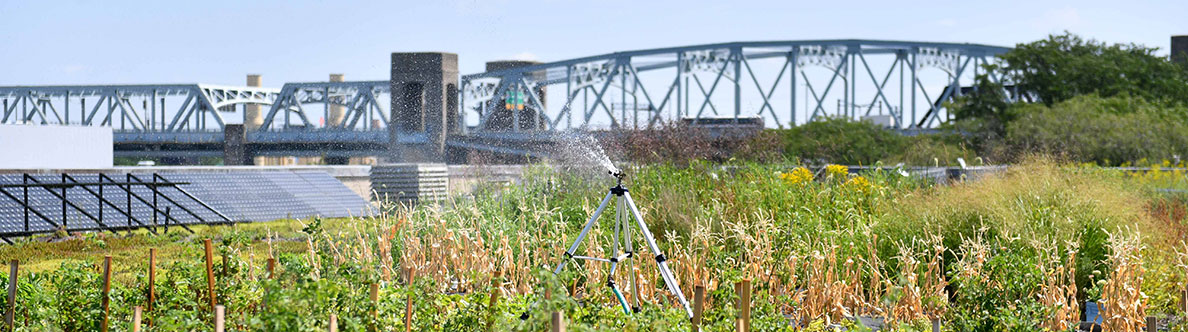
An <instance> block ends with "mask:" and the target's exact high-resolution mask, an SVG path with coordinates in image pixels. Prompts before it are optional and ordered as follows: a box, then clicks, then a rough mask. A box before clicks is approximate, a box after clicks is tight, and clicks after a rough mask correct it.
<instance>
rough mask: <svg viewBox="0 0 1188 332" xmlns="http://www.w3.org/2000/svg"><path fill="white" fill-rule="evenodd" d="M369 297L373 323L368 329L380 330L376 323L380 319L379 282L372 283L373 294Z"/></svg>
mask: <svg viewBox="0 0 1188 332" xmlns="http://www.w3.org/2000/svg"><path fill="white" fill-rule="evenodd" d="M368 298H369V299H371V324H370V325H368V330H370V331H378V330H379V328H378V327H376V326H375V323H376V320H377V319H379V284H371V294H370V296H369V297H368Z"/></svg>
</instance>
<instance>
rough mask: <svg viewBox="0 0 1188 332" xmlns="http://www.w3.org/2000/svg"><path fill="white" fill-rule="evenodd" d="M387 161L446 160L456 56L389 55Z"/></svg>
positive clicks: (453, 116)
mask: <svg viewBox="0 0 1188 332" xmlns="http://www.w3.org/2000/svg"><path fill="white" fill-rule="evenodd" d="M390 84H391V85H390V87H391V91H392V92H391V96H392V103H391V104H390V105H391V116H390V118H389V119H390V121H391V123H389V125H388V137H389V138H388V140H389V154H388V156H387V157H388V158H387V160H386V161H387V162H398V163H408V162H438V163H440V162H445V161H446V159H447V154H446V147H445V141H446V137H448V136H449V135H450V134H458V133H459V130H458V129H459V127H458V118H459V116H458V55H457V54H453V53H445V52H422V53H392V76H391V80H390Z"/></svg>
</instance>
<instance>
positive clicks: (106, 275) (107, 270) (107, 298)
mask: <svg viewBox="0 0 1188 332" xmlns="http://www.w3.org/2000/svg"><path fill="white" fill-rule="evenodd" d="M100 301H101V303H102V305H103V322H102V323H101V324H100V325H99V330H100V331H103V332H107V324H108V322H107V314H108V308H109V306H110V305H111V256H103V298H101V299H100Z"/></svg>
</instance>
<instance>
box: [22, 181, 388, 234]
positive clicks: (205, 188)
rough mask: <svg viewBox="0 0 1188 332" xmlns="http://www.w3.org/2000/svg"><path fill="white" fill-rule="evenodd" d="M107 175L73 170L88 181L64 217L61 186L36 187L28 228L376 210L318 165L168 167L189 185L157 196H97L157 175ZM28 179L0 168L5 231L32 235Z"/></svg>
mask: <svg viewBox="0 0 1188 332" xmlns="http://www.w3.org/2000/svg"><path fill="white" fill-rule="evenodd" d="M106 175H107V176H105V177H103V178H102V179H101V177H100V176H99V175H98V174H93V173H92V174H82V173H79V174H70V175H69V176H70V178H68V179H67V180H66V182H67V183H86V184H88V185H85V186H80V185H75V186H72V187H67V188H65V197H66V201H67V202H68V204H67V206H66V210H65V211H66V212H65V219H63V215H62V214H63V212H62V211H63V210H62V202H63V200H62V199H61V195H62V192H63V188H62V186H60V185H59V186H56V187H51V188H44V187H29V188H28V202H29V209H27V210H28V213H29V217H28V233H46V232H53V231H55V230H56V229H58V227H59V226H61V225H65V226H66V228H67V229H69V230H96V229H111V228H126V227H144V226H150V225H154V224H156V225H164V224H165V223H166V219H168V223H170V224H177V223H182V224H197V223H202V222H203V221H205V222H223V221H224V219H223V217H222V216H226V218H228V219H230V220H231V221H236V222H252V221H269V220H276V219H284V218H295V219H306V218H312V217H315V216H321V217H331V218H338V217H349V216H363V215H367V214H368V213H370V212H371V210H372V209H371V208H370V204H369V203H368V202H367V201H366V200H364V199H363V198H362V197H360V196H359V195H357V194H355V193H354V192H353V191H351V190H350V189H349V188H347V187H346V186H345V185H343V184H342V183H341V182H339V181H338V180H337V179H335V178H333V177H331V176H330V175H329V174H327V173H324V172H318V171H259V172H238V171H237V172H224V173H204V172H185V173H164V174H161V175H160V177H158V178H157V181H172V182H179V183H185V184H179V185H177V187H176V188H174V187H170V186H159V187H157V188H158V190H157V191H156V194H155V195H154V190H153V188H152V187H151V186H144V185H133V186H131V190H130V191H131V192H130V193H129V190H125V189H124V188H125V186H123V185H116V184H107V185H104V186H103V189H102V197H103V199H104V201H105V202H103V201H101V200H100V199H99V198H98V197H99V196H100V195H99V192H100V186H99V185H96V184H95V183H98V182H104V183H110V182H112V181H115V182H119V183H125V182H132V183H136V182H139V181H143V182H147V183H152V182H153V179H154V178H153V174H151V173H132V177H129V176H128V175H127V174H125V173H118V174H117V173H111V174H106ZM37 182H40V183H41V184H47V185H48V184H61V183H63V179H62V175H61V174H36V175H31V180H30V181H29V183H30V184H34V183H37ZM22 183H24V178H23V175H22V174H0V185H10V186H7V187H4V188H0V189H2V190H3V193H0V235H5V234H10V235H11V234H24V233H26V228H25V220H26V218H25V213H26V209H25V207H24V206H22V204H21V203H22V202H24V201H25V198H24V197H25V191H24V189H25V188H21V187H14V186H11V185H18V184H22ZM51 191H52V192H51ZM5 194H7V195H5ZM187 194H188V195H187ZM190 195H192V196H193V197H190ZM154 197H155V198H156V206H157V210H156V211H154V209H153V200H154ZM129 203H131V204H129ZM203 203H205V205H206V206H203ZM207 206H208V207H209V208H207ZM129 207H131V209H129ZM212 210H213V211H212ZM128 211H130V212H128ZM215 211H217V212H215ZM154 212H156V213H154ZM166 213H168V216H166ZM220 213H221V215H222V216H220Z"/></svg>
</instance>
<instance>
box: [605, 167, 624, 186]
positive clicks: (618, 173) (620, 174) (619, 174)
mask: <svg viewBox="0 0 1188 332" xmlns="http://www.w3.org/2000/svg"><path fill="white" fill-rule="evenodd" d="M606 172H607V173H608V174H610V175H611V176H613V177H615V179H618V180H619V183H622V182H623V178H626V177H627V174H626V173H623V171H622V170H617V171H606Z"/></svg>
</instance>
